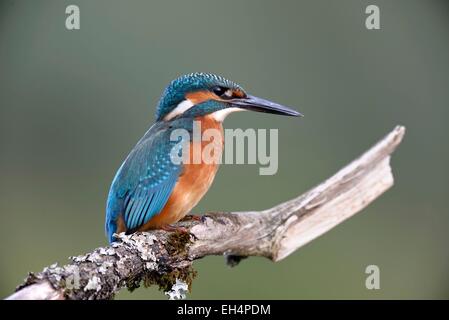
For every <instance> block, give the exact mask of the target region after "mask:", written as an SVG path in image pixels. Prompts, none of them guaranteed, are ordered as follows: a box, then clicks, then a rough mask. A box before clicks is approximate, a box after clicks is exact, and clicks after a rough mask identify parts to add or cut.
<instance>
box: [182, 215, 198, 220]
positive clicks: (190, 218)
mask: <svg viewBox="0 0 449 320" xmlns="http://www.w3.org/2000/svg"><path fill="white" fill-rule="evenodd" d="M189 220H194V221H202V220H203V216H199V215H194V214H187V215H186V216H185V217H184V218H182V219H181V221H189Z"/></svg>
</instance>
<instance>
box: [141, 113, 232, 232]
mask: <svg viewBox="0 0 449 320" xmlns="http://www.w3.org/2000/svg"><path fill="white" fill-rule="evenodd" d="M196 120H198V121H201V132H202V133H204V131H205V130H207V129H216V130H218V131H217V132H219V134H220V139H217V140H218V141H215V140H216V139H213V141H202V142H201V150H205V148H207V145H209V144H213V148H211V147H212V145H209V150H211V149H212V150H215V151H218V154H214V156H215V157H217V159H220V157H221V153H222V151H223V142H224V140H223V127H222V125H221V123H220V122H217V121H215V120H214V119H213V118H212V117H211V116H205V117H201V118H197V119H196ZM198 143H199V142H198ZM189 148H190V162H189V163H190V164H184V167H183V171H182V173H181V176H180V177H179V179H178V182H177V183H176V185H175V187H174V189H173V191H172V194H171V195H170V197H169V199H168V201H167V203H166V205H165V207H164V208H163V209H162V211H161V212H160V213H159V214H158V215H156V216H154V217H153V218H152V219H151V220H150V221H148V222H147V223H146V224H145V225H143V226H142V227H141V228H140V229H139V230H140V231H144V230H148V229H158V228H160V227H162V226H164V225H167V224H172V223H175V222H177V221H179V220H181V219H182V218H183V217H184V216H185V215H186V214H188V213H189V212H190V210H192V208H193V207H194V206H195V205H196V204H197V203H198V202H199V201H200V200H201V198H202V197H203V196H204V194H205V193H206V192H207V190H209V187H210V186H211V184H212V182H213V180H214V178H215V174H216V173H217V170H218V164H217V163H210V162H209V163H205V162H204V161H203V160H204V159H203V158H201V163H193V160H194V159H193V154H194V148H198V146H194V143H193V142H190V144H189ZM197 150H198V149H197ZM212 153H213V152H212Z"/></svg>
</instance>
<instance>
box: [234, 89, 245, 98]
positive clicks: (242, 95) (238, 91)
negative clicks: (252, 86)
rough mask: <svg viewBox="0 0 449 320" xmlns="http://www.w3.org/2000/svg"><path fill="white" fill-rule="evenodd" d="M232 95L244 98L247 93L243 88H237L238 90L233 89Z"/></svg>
mask: <svg viewBox="0 0 449 320" xmlns="http://www.w3.org/2000/svg"><path fill="white" fill-rule="evenodd" d="M232 96H233V97H236V98H244V97H245V94H244V93H243V91H242V90H238V89H236V90H234V91H232Z"/></svg>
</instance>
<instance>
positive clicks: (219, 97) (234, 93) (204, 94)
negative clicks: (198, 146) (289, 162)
mask: <svg viewBox="0 0 449 320" xmlns="http://www.w3.org/2000/svg"><path fill="white" fill-rule="evenodd" d="M243 110H252V111H258V112H266V113H273V114H280V115H285V116H302V115H301V114H300V113H299V112H297V111H295V110H292V109H290V108H287V107H285V106H282V105H280V104H277V103H274V102H271V101H268V100H265V99H261V98H257V97H254V96H251V95H248V94H247V93H246V92H245V90H243V88H242V87H241V86H240V85H238V84H236V83H234V82H232V81H229V80H227V79H225V78H223V77H220V76H217V75H214V74H210V73H192V74H188V75H184V76H181V77H179V78H177V79H175V80H173V81H172V82H171V83H170V84H169V85H168V87H167V88H166V89H165V91H164V93H163V95H162V97H161V99H160V101H159V105H158V107H157V112H156V121H170V120H173V119H175V118H178V117H192V118H193V117H199V116H205V115H212V116H213V117H214V118H215V119H216V120H217V121H223V120H224V118H225V117H226V116H227V115H228V114H229V113H232V112H235V111H243Z"/></svg>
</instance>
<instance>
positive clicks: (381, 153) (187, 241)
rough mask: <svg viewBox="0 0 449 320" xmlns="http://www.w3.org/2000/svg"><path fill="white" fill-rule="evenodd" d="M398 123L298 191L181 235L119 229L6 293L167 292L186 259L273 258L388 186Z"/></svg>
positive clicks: (182, 273)
mask: <svg viewBox="0 0 449 320" xmlns="http://www.w3.org/2000/svg"><path fill="white" fill-rule="evenodd" d="M404 133H405V128H404V127H401V126H398V127H396V128H395V129H394V130H393V131H392V132H390V133H389V134H388V135H387V136H386V137H385V138H383V139H382V140H381V141H379V142H378V143H377V144H376V145H374V146H373V147H372V148H371V149H369V150H368V151H366V152H365V153H364V154H363V155H362V156H360V157H359V158H357V159H356V160H354V161H353V162H351V163H350V164H348V165H347V166H346V167H344V168H343V169H341V170H340V171H338V172H337V173H336V174H334V175H333V176H332V177H331V178H329V179H327V180H326V181H324V182H323V183H321V184H320V185H318V186H316V187H315V188H313V189H311V190H310V191H308V192H306V193H304V194H303V195H301V196H299V197H297V198H295V199H292V200H290V201H287V202H285V203H283V204H280V205H277V206H275V207H274V208H271V209H268V210H264V211H260V212H256V211H250V212H233V213H222V212H221V213H208V214H207V215H205V216H204V217H203V219H202V220H201V221H196V220H188V221H182V222H180V223H179V225H181V226H184V227H186V228H187V229H188V230H189V231H190V235H189V234H180V233H167V232H165V231H162V230H155V231H151V232H144V233H135V234H132V235H129V236H125V235H123V234H120V235H119V238H120V241H118V242H116V243H114V244H112V245H110V246H108V247H104V248H98V249H95V250H94V251H92V252H90V253H88V254H86V255H83V256H78V257H72V258H71V259H72V262H71V263H69V264H67V265H65V266H62V267H59V266H57V265H56V264H55V265H52V266H50V267H47V268H45V269H44V270H43V271H42V272H40V273H37V274H32V273H30V274H29V276H28V277H27V279H26V280H25V283H24V284H22V285H21V286H20V287H18V289H17V291H16V293H14V294H13V295H11V296H9V297H8V298H7V299H111V298H113V297H114V294H115V292H117V291H118V290H120V289H121V288H123V287H125V286H127V287H128V288H129V289H133V288H136V287H138V286H139V285H140V283H141V282H142V281H143V283H144V284H145V285H152V284H157V285H159V286H160V287H161V288H162V289H164V290H165V291H167V290H169V289H170V288H171V286H172V285H173V284H174V283H175V281H176V279H181V280H183V281H185V282H187V283H188V284H189V285H190V282H191V281H192V279H193V277H194V274H195V272H194V271H193V269H192V268H191V266H192V262H193V261H194V260H195V259H199V258H202V257H205V256H208V255H225V256H226V257H228V263H230V264H232V265H235V264H236V263H238V262H239V261H240V259H241V258H244V257H248V256H264V257H267V258H269V259H271V260H273V261H279V260H281V259H283V258H285V257H287V256H288V255H290V254H291V253H292V252H294V251H295V250H297V249H298V248H300V247H302V246H303V245H305V244H306V243H308V242H310V241H312V240H313V239H315V238H316V237H318V236H320V235H322V234H323V233H325V232H327V231H329V230H330V229H332V228H333V227H335V226H336V225H338V224H339V223H341V222H343V221H344V220H346V219H348V218H349V217H351V216H353V215H354V214H356V213H357V212H359V211H360V210H362V209H363V208H365V207H366V206H367V205H368V204H369V203H371V202H372V201H373V200H374V199H376V198H377V197H379V196H380V195H381V194H382V193H384V192H385V191H386V190H388V189H389V188H390V187H391V186H392V185H393V175H392V173H391V168H390V155H391V153H392V152H393V151H394V150H395V149H396V147H397V146H398V145H399V144H400V142H401V140H402V137H403V135H404Z"/></svg>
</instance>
